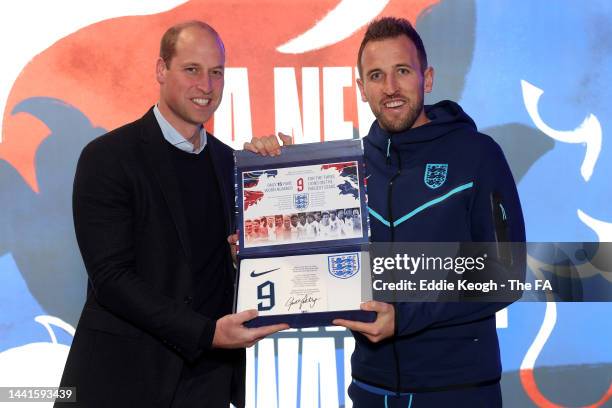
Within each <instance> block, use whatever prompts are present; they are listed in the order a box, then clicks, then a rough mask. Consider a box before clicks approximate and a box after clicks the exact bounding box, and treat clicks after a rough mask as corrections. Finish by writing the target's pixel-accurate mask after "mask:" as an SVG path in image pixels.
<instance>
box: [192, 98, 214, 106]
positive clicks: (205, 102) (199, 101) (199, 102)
mask: <svg viewBox="0 0 612 408" xmlns="http://www.w3.org/2000/svg"><path fill="white" fill-rule="evenodd" d="M192 101H193V102H194V103H195V104H196V105H200V106H206V105H208V103H209V102H210V99H208V98H193V99H192Z"/></svg>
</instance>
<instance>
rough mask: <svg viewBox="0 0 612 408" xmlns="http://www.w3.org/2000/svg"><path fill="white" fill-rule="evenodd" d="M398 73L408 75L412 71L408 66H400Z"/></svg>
mask: <svg viewBox="0 0 612 408" xmlns="http://www.w3.org/2000/svg"><path fill="white" fill-rule="evenodd" d="M397 72H398V73H400V74H402V75H406V74H409V73H410V70H408V68H399V69H398V70H397Z"/></svg>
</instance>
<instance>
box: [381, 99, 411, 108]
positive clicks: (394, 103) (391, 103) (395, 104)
mask: <svg viewBox="0 0 612 408" xmlns="http://www.w3.org/2000/svg"><path fill="white" fill-rule="evenodd" d="M405 103H406V101H401V100H393V101H388V102H385V103H383V106H384V107H385V108H389V109H393V108H399V107H400V106H403V105H404V104H405Z"/></svg>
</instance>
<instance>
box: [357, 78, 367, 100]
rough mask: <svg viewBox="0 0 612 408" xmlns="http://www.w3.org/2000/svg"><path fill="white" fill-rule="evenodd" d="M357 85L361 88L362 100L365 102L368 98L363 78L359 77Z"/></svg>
mask: <svg viewBox="0 0 612 408" xmlns="http://www.w3.org/2000/svg"><path fill="white" fill-rule="evenodd" d="M356 82H357V87H358V88H359V93H360V94H361V100H362V101H363V102H367V101H368V98H367V97H366V94H365V92H364V90H363V80H362V79H361V78H357V81H356Z"/></svg>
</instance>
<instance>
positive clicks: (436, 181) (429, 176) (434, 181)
mask: <svg viewBox="0 0 612 408" xmlns="http://www.w3.org/2000/svg"><path fill="white" fill-rule="evenodd" d="M447 174H448V164H434V163H427V165H426V166H425V175H424V176H423V181H424V182H425V185H426V186H427V187H429V188H431V189H434V188H438V187H440V186H441V185H442V184H444V182H445V181H446V175H447Z"/></svg>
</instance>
